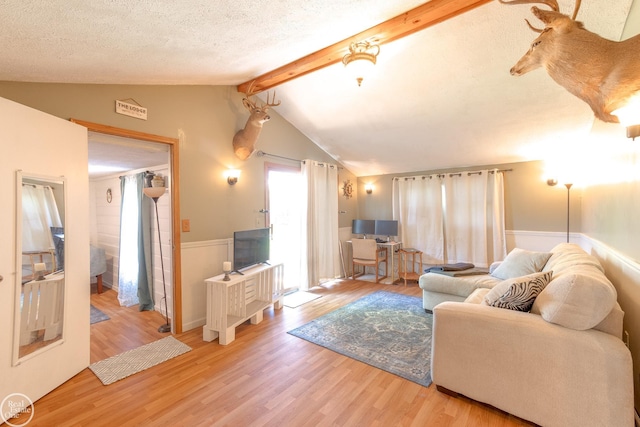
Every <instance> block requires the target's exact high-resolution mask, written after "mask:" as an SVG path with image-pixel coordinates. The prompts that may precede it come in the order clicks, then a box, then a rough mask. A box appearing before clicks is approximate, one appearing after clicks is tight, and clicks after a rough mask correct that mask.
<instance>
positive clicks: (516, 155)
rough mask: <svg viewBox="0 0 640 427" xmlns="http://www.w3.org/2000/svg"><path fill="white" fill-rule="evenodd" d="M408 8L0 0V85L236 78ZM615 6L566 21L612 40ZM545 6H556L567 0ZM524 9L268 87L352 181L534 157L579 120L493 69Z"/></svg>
mask: <svg viewBox="0 0 640 427" xmlns="http://www.w3.org/2000/svg"><path fill="white" fill-rule="evenodd" d="M464 2H467V3H468V2H469V1H468V0H437V1H436V0H433V1H432V2H430V3H432V4H434V5H436V4H438V5H439V7H440V6H441V5H444V6H445V7H449V6H447V4H450V5H451V7H454V8H455V7H456V3H460V4H461V3H464ZM423 3H424V1H423V0H398V1H393V2H384V1H371V0H369V1H367V0H321V1H320V0H316V1H313V0H310V1H304V2H302V1H299V0H279V1H270V2H263V4H260V2H255V1H252V2H249V1H246V0H233V1H231V0H219V1H215V2H212V1H210V0H185V1H181V2H154V1H151V0H147V1H138V2H130V1H125V0H92V1H90V2H89V1H71V2H69V1H68V0H67V1H64V2H63V1H61V0H50V1H47V2H41V1H35V0H7V1H5V2H3V7H2V17H0V21H1V22H2V25H1V26H0V45H2V46H3V47H2V51H3V52H2V67H0V80H9V81H31V82H65V83H103V84H104V83H114V84H210V85H234V86H236V85H241V84H243V83H246V82H249V81H251V80H252V79H255V78H256V77H258V76H261V75H264V74H265V73H268V72H270V71H272V70H275V69H277V68H279V67H281V66H283V65H286V64H290V63H292V62H296V61H298V60H300V58H304V57H305V56H307V55H309V54H312V53H314V52H317V51H319V50H321V49H323V48H326V47H328V46H332V45H334V44H335V43H338V42H341V41H343V40H349V38H350V37H352V36H353V35H355V34H358V33H361V32H363V31H366V30H367V29H370V28H372V27H375V26H376V25H378V24H380V23H382V22H385V21H387V20H389V19H391V18H393V17H397V16H399V15H402V14H403V13H405V12H407V11H410V10H412V9H414V8H416V7H418V6H420V5H421V4H423ZM481 3H482V2H481ZM631 3H632V0H618V1H615V2H612V1H610V0H583V1H582V7H581V9H580V13H579V14H578V18H577V19H578V20H580V21H583V22H584V24H585V26H586V28H587V29H589V30H591V31H593V32H595V33H598V34H600V35H601V36H603V37H605V38H609V39H612V40H619V39H620V37H621V34H622V30H623V28H624V25H625V21H626V18H627V15H628V13H629V9H630V7H631ZM559 4H560V7H561V10H562V11H563V12H565V13H571V11H572V8H573V0H559ZM525 18H529V19H531V20H532V22H534V21H535V18H533V17H532V15H531V13H530V11H529V6H526V5H518V6H506V5H503V4H500V3H499V2H498V1H490V2H489V3H486V4H482V5H480V6H478V7H475V8H472V9H471V10H469V11H465V12H464V13H462V14H460V15H458V16H455V17H453V18H450V19H447V20H444V21H443V22H440V23H438V24H436V25H433V26H429V27H428V28H426V29H422V30H420V31H418V32H416V33H414V34H412V35H410V36H407V37H403V38H400V39H397V40H394V41H390V42H386V41H387V40H386V39H385V38H384V37H382V41H383V42H385V43H383V44H382V46H381V53H380V55H379V57H378V63H377V65H376V67H375V71H374V74H373V75H372V76H371V77H369V78H367V79H365V81H364V82H363V83H362V86H361V87H358V85H357V83H356V82H355V81H354V80H352V79H351V78H350V77H349V76H348V74H347V73H346V72H345V70H344V66H343V65H342V64H341V63H335V64H333V65H330V66H328V67H325V68H322V69H320V70H318V71H314V72H311V73H308V74H305V75H303V76H301V77H298V78H296V79H293V80H290V81H287V82H285V83H282V84H279V85H278V86H277V87H276V89H277V94H278V98H279V99H280V100H281V101H282V103H281V105H280V106H278V107H276V108H275V110H276V111H277V112H278V113H279V114H280V115H281V116H283V117H284V118H285V119H286V120H288V121H289V122H290V123H292V124H293V125H294V126H295V127H296V128H298V129H299V130H300V131H301V132H302V133H304V134H305V135H306V136H308V137H309V138H310V139H311V140H312V141H314V142H315V143H316V144H317V145H319V146H320V147H321V148H323V149H324V150H325V151H327V152H328V153H329V154H331V155H332V156H333V157H335V158H336V159H337V160H339V161H340V162H342V163H343V164H344V165H345V166H346V167H347V168H348V169H349V170H351V171H352V172H353V173H355V174H356V175H358V176H366V175H376V174H383V173H401V172H409V171H419V170H430V169H440V168H449V167H463V166H474V165H481V164H500V163H508V162H516V161H525V160H533V159H541V158H544V157H545V154H546V153H548V152H549V151H551V150H553V149H554V148H556V147H557V146H558V145H559V144H563V143H566V142H567V141H575V140H580V139H584V138H585V137H586V135H587V134H588V133H589V131H590V129H591V127H592V124H593V120H594V119H593V114H592V112H591V110H590V109H589V107H588V106H587V105H586V104H584V103H583V102H582V101H580V100H578V99H577V98H575V97H574V96H572V95H570V94H569V93H568V92H566V90H564V89H563V88H561V87H560V86H558V85H557V84H556V83H555V82H553V81H552V80H551V78H549V76H548V75H547V74H546V72H545V71H544V70H536V71H533V72H531V73H529V74H527V75H525V76H522V77H512V76H511V75H510V74H509V69H510V68H511V66H512V65H513V64H514V63H515V62H516V61H517V60H518V58H520V56H522V55H523V54H524V53H525V52H526V51H527V49H528V48H529V45H530V43H531V41H532V40H533V39H534V38H535V36H536V35H535V34H534V33H533V32H531V31H530V30H529V29H528V28H527V26H526V24H525V22H524V19H525ZM344 48H345V49H346V48H347V46H346V45H345V47H344ZM238 96H239V97H241V94H238ZM623 132H624V130H622V129H621V133H623ZM274 154H279V153H274Z"/></svg>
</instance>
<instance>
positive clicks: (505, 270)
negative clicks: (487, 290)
mask: <svg viewBox="0 0 640 427" xmlns="http://www.w3.org/2000/svg"><path fill="white" fill-rule="evenodd" d="M551 255H552V254H551V253H550V252H533V251H527V250H524V249H519V248H515V249H514V250H512V251H511V252H509V255H507V257H506V258H505V259H504V261H502V262H501V263H500V265H499V266H498V267H497V268H496V269H495V270H493V272H492V273H491V275H492V276H493V277H497V278H498V279H502V280H506V279H512V278H514V277H520V276H525V275H527V274H532V273H538V272H540V271H542V269H543V268H544V265H545V264H546V263H547V261H548V260H549V258H551Z"/></svg>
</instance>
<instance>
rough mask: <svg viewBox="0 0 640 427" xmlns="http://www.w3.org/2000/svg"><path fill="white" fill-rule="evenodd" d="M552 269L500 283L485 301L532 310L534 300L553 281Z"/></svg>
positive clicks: (487, 303) (491, 304) (489, 303)
mask: <svg viewBox="0 0 640 427" xmlns="http://www.w3.org/2000/svg"><path fill="white" fill-rule="evenodd" d="M552 276H553V272H552V271H547V272H544V273H533V274H528V275H526V276H522V277H516V278H514V279H507V280H504V281H502V282H500V283H498V284H497V285H496V286H495V287H494V288H493V289H491V290H490V291H489V292H488V293H487V295H485V297H484V303H485V304H486V305H490V306H492V307H498V308H508V309H509V310H516V311H530V310H531V307H532V306H533V302H534V301H535V299H536V297H537V296H538V294H540V292H542V290H543V289H544V288H545V286H547V284H548V283H549V282H550V281H551V277H552Z"/></svg>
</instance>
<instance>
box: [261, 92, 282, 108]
mask: <svg viewBox="0 0 640 427" xmlns="http://www.w3.org/2000/svg"><path fill="white" fill-rule="evenodd" d="M275 101H276V91H275V90H274V91H273V98H272V99H271V102H269V92H267V103H266V104H264V105H263V106H262V109H263V110H266V109H268V108H269V107H277V106H278V105H280V102H281V101H278V103H277V104H276V103H275Z"/></svg>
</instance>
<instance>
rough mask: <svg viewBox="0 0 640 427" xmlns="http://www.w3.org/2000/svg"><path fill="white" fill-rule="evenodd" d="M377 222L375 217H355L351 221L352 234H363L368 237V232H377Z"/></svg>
mask: <svg viewBox="0 0 640 427" xmlns="http://www.w3.org/2000/svg"><path fill="white" fill-rule="evenodd" d="M375 231H376V222H375V220H373V219H354V220H353V222H352V223H351V233H352V234H362V235H364V238H365V239H366V238H367V234H375Z"/></svg>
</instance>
